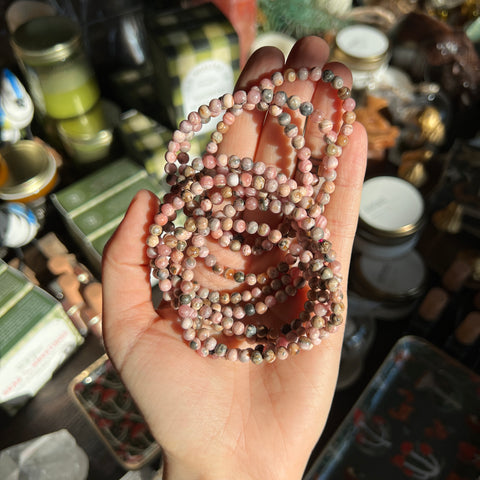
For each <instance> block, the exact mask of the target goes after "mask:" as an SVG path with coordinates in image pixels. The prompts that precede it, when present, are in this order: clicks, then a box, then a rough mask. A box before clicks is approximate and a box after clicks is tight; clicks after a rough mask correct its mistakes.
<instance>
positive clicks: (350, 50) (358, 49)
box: [333, 24, 390, 71]
mask: <svg viewBox="0 0 480 480" xmlns="http://www.w3.org/2000/svg"><path fill="white" fill-rule="evenodd" d="M335 46H336V48H335V50H334V54H333V56H334V58H335V60H338V61H340V62H343V63H345V64H346V65H347V66H348V67H349V68H351V69H358V70H366V71H371V70H377V69H378V68H379V67H381V66H382V65H383V64H384V63H385V62H386V61H387V60H388V57H389V50H390V42H389V40H388V37H387V36H386V35H385V34H384V33H383V32H382V31H380V30H379V29H378V28H375V27H372V26H370V25H365V24H354V25H350V26H348V27H344V28H342V29H341V30H340V31H339V32H338V33H337V35H336V37H335Z"/></svg>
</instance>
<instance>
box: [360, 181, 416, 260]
mask: <svg viewBox="0 0 480 480" xmlns="http://www.w3.org/2000/svg"><path fill="white" fill-rule="evenodd" d="M424 224H425V204H424V200H423V197H422V195H421V194H420V192H419V190H418V189H417V188H415V187H414V186H413V185H411V184H410V183H409V182H407V181H406V180H403V179H401V178H397V177H392V176H379V177H373V178H371V179H369V180H367V181H365V182H364V184H363V188H362V198H361V201H360V213H359V223H358V230H357V234H356V236H355V241H354V247H355V250H356V251H358V252H361V253H362V254H363V255H367V256H370V257H372V258H380V259H389V258H397V257H401V256H403V255H405V254H407V253H408V252H410V251H411V250H412V249H413V248H415V246H416V244H417V242H418V240H419V237H420V232H421V229H422V227H423V225H424Z"/></svg>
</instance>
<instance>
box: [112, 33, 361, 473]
mask: <svg viewBox="0 0 480 480" xmlns="http://www.w3.org/2000/svg"><path fill="white" fill-rule="evenodd" d="M327 57H328V47H327V45H326V44H325V42H324V41H323V40H321V39H319V38H317V37H306V38H304V39H302V40H300V41H298V42H297V44H296V45H295V47H294V48H293V50H292V52H291V54H290V55H289V57H288V59H287V61H286V63H285V65H284V58H283V55H282V54H281V52H280V51H279V50H277V49H274V48H271V47H267V48H264V49H261V50H259V51H257V52H256V53H255V54H254V55H253V56H252V57H251V59H250V60H249V62H248V64H247V66H246V67H245V69H244V71H243V72H242V74H241V76H240V79H239V81H238V84H237V88H248V87H249V86H251V85H255V84H258V81H259V80H260V79H261V78H263V77H265V76H270V75H271V74H272V73H273V72H275V71H283V70H284V69H285V68H287V67H292V68H300V67H309V68H310V67H314V66H320V67H322V66H324V64H325V62H326V60H327ZM329 68H330V69H332V70H333V71H334V72H335V73H336V74H338V75H340V76H341V77H342V78H343V79H344V80H345V84H346V85H349V84H351V76H350V73H349V72H348V70H347V69H346V68H345V67H344V66H343V65H339V64H331V65H329ZM281 88H282V89H283V90H285V91H286V92H287V94H288V95H292V94H294V93H295V94H296V95H299V96H300V97H301V99H302V101H306V100H309V101H311V102H312V103H313V105H314V107H315V108H320V109H322V110H323V111H325V112H327V114H329V115H330V116H332V117H334V116H335V115H336V112H337V108H338V107H337V106H336V103H335V100H334V98H333V97H332V96H331V95H330V94H329V92H328V86H327V85H326V84H324V83H323V82H322V81H320V82H318V83H313V82H311V81H309V80H308V81H296V82H294V83H290V84H284V85H283V86H282V87H281ZM264 117H265V114H264V113H262V112H259V111H250V112H245V113H244V114H243V115H242V116H240V117H238V119H237V121H236V122H235V124H234V125H233V126H232V127H231V128H230V131H229V133H228V134H227V135H226V136H225V139H224V141H223V142H222V144H221V150H222V152H224V153H227V154H236V155H238V156H240V157H245V156H250V157H252V158H254V159H255V160H256V161H260V160H261V161H263V162H265V163H266V164H275V165H278V166H279V167H280V168H281V169H282V171H284V172H285V173H288V174H289V175H294V174H295V172H294V171H293V170H294V165H295V163H294V153H293V149H292V148H291V147H289V146H288V145H287V142H286V141H284V140H285V138H284V136H283V134H282V133H281V127H279V125H278V124H277V123H275V122H271V121H270V120H268V121H266V122H264ZM297 120H298V121H299V119H297ZM305 138H306V144H307V146H309V147H310V148H311V150H312V153H313V156H317V157H321V156H322V148H323V146H324V143H323V138H322V134H321V132H320V131H319V130H318V128H315V129H314V127H313V126H309V125H307V127H306V132H305ZM365 158H366V135H365V132H364V130H363V128H362V127H361V126H360V125H358V124H355V127H354V133H353V134H352V135H351V136H350V137H349V144H348V145H347V146H346V147H345V148H344V151H343V154H342V156H341V157H340V162H339V166H338V168H337V179H336V190H335V192H334V193H333V195H332V200H331V202H330V203H329V205H328V206H327V208H326V213H325V215H326V217H327V218H328V227H329V229H330V230H331V237H330V239H331V241H332V243H333V246H334V249H335V250H336V252H337V258H338V259H339V260H340V261H341V263H342V275H343V277H344V284H346V279H347V273H348V264H349V259H350V253H351V246H352V242H353V237H354V233H355V228H356V223H357V216H358V208H359V201H360V192H361V185H362V181H363V174H364V168H365ZM157 211H158V199H157V198H156V196H154V195H153V194H151V193H149V192H145V191H142V192H139V193H138V194H137V196H136V197H135V199H134V200H133V201H132V204H131V205H130V208H129V210H128V212H127V214H126V216H125V219H124V220H123V222H122V223H121V225H120V226H119V228H118V230H117V231H116V233H115V234H114V236H113V237H112V239H111V241H110V242H109V244H108V246H107V248H106V250H105V253H104V264H103V285H104V339H105V345H106V347H107V350H108V353H109V355H110V357H111V359H112V360H113V362H114V364H115V366H116V367H117V368H118V370H119V371H120V373H121V376H122V378H123V380H124V382H125V384H126V386H127V387H128V389H129V391H130V392H131V394H132V396H133V397H134V399H135V401H136V402H137V404H138V406H139V408H140V409H141V411H142V412H143V414H144V416H145V418H146V420H147V422H148V424H149V426H150V429H151V431H152V433H153V435H154V437H155V438H156V440H157V441H158V442H159V444H160V445H161V447H162V449H163V453H164V460H165V473H164V478H165V479H174V480H182V479H188V480H194V479H197V478H198V479H201V478H205V479H209V480H227V479H240V480H249V479H253V478H256V479H262V480H267V479H283V478H285V479H287V478H288V479H292V478H298V479H299V478H301V475H302V473H303V470H304V468H305V465H306V462H307V461H308V458H309V456H310V453H311V451H312V448H313V447H314V445H315V442H316V441H317V439H318V437H319V435H320V433H321V431H322V429H323V427H324V424H325V421H326V418H327V415H328V411H329V408H330V404H331V401H332V398H333V393H334V389H335V382H336V378H337V374H338V363H339V358H340V352H341V343H342V331H341V330H340V331H339V332H337V333H335V334H334V335H331V336H330V337H328V338H326V339H324V340H323V341H322V344H321V345H320V346H318V347H314V348H313V350H311V351H310V352H306V353H301V354H300V355H297V356H295V357H291V358H288V359H287V360H285V361H279V360H277V361H276V362H274V363H273V364H262V365H260V366H256V365H253V364H252V363H247V364H243V363H239V362H228V361H224V360H222V359H218V360H215V359H212V358H202V357H200V356H199V355H197V354H196V353H195V352H194V351H193V350H190V349H189V348H188V347H187V346H186V345H185V342H184V341H183V340H182V338H181V331H180V329H179V328H178V323H177V322H176V313H175V311H173V310H172V309H171V308H169V307H168V306H163V305H162V308H161V309H160V310H159V311H155V310H154V308H153V306H152V302H151V289H150V277H149V270H150V269H149V261H148V259H147V257H146V255H145V247H144V245H145V238H146V236H147V235H148V227H149V225H150V224H151V223H152V219H153V216H154V215H155V213H157ZM222 254H223V255H225V252H218V253H216V255H217V258H218V259H219V261H220V262H221V261H222V260H223V262H224V264H227V265H230V266H234V267H240V266H242V267H244V263H243V262H244V259H243V258H242V257H241V255H240V254H238V255H237V254H232V252H230V251H228V256H227V257H224V258H223V259H222ZM266 257H267V258H268V260H265V259H262V260H261V261H259V262H256V263H255V266H251V265H249V266H248V267H246V268H255V269H259V270H261V269H265V268H266V266H267V265H266V263H267V262H274V261H275V259H273V260H272V256H266ZM196 277H197V280H198V281H199V282H200V283H203V284H205V285H207V286H208V287H209V288H214V289H222V288H226V285H225V284H224V283H222V282H227V280H226V279H223V278H222V277H220V276H218V275H215V274H213V273H212V272H208V271H207V270H205V269H203V270H198V271H197V272H196ZM303 302H304V298H303V297H302V295H297V297H295V298H294V299H293V300H292V301H289V302H288V303H286V304H282V305H280V306H277V307H275V308H273V309H272V312H271V313H269V314H268V315H269V317H268V318H267V323H268V322H270V324H279V325H281V324H284V323H287V322H288V321H289V320H292V319H294V318H296V315H297V314H298V312H299V311H300V310H301V309H302V306H303ZM263 320H264V318H263V317H262V321H263Z"/></svg>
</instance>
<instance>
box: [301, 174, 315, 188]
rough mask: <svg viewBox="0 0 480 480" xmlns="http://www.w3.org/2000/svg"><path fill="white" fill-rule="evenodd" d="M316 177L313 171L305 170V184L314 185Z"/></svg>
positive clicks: (303, 180)
mask: <svg viewBox="0 0 480 480" xmlns="http://www.w3.org/2000/svg"><path fill="white" fill-rule="evenodd" d="M314 179H315V177H314V176H313V173H311V172H305V173H304V174H303V176H302V182H303V185H312V183H313V181H314Z"/></svg>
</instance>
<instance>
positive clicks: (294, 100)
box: [287, 95, 302, 110]
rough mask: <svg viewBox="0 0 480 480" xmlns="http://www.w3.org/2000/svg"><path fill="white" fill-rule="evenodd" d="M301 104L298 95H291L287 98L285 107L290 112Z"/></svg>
mask: <svg viewBox="0 0 480 480" xmlns="http://www.w3.org/2000/svg"><path fill="white" fill-rule="evenodd" d="M301 104H302V101H301V100H300V97H299V96H298V95H292V96H290V97H288V100H287V105H288V107H289V108H291V109H292V110H297V109H298V108H299V107H300V105H301Z"/></svg>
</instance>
